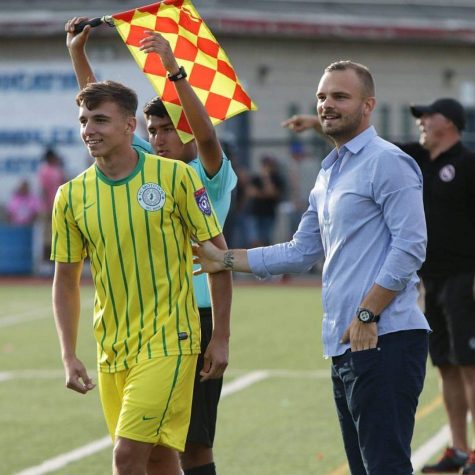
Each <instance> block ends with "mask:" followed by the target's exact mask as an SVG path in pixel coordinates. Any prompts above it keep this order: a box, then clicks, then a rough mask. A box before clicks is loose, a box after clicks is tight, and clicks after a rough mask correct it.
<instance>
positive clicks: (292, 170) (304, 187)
mask: <svg viewBox="0 0 475 475" xmlns="http://www.w3.org/2000/svg"><path fill="white" fill-rule="evenodd" d="M319 171H320V165H319V164H318V163H317V160H316V159H313V158H311V157H310V156H309V155H308V154H306V153H305V148H304V146H303V144H302V142H300V141H298V140H294V141H292V142H291V144H290V162H289V194H290V201H291V204H292V214H291V219H290V229H291V232H292V233H294V232H295V230H296V229H297V226H298V223H299V222H300V218H301V217H302V214H303V213H304V211H305V210H306V209H307V208H308V196H309V194H310V191H311V190H312V188H313V187H314V185H315V182H316V180H317V175H318V172H319Z"/></svg>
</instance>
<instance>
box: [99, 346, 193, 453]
mask: <svg viewBox="0 0 475 475" xmlns="http://www.w3.org/2000/svg"><path fill="white" fill-rule="evenodd" d="M197 357H198V356H197V355H177V356H164V357H160V358H152V359H150V360H145V361H143V362H140V363H138V364H136V365H135V366H133V367H132V368H130V369H128V370H124V371H119V372H117V373H102V372H99V375H98V379H99V392H100V396H101V403H102V409H103V411H104V416H105V419H106V423H107V427H108V429H109V433H110V435H111V437H112V439H113V440H114V439H115V438H116V437H124V438H127V439H131V440H137V441H139V442H147V443H151V444H154V445H164V446H166V447H170V448H172V449H176V450H179V451H180V452H183V450H184V448H185V442H186V436H187V433H188V426H189V423H190V413H191V402H192V399H193V382H194V376H195V370H196V360H197Z"/></svg>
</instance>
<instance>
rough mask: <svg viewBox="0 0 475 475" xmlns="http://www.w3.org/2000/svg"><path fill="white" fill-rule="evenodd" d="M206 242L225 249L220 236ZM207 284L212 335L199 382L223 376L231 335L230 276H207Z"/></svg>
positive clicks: (224, 242) (219, 273)
mask: <svg viewBox="0 0 475 475" xmlns="http://www.w3.org/2000/svg"><path fill="white" fill-rule="evenodd" d="M207 242H209V243H211V242H212V243H214V244H211V245H215V247H216V248H217V249H220V250H226V249H227V246H226V241H225V240H224V237H223V235H222V234H220V235H219V236H216V237H215V238H213V239H211V240H210V241H207ZM208 282H209V289H210V294H211V305H212V308H213V312H212V313H213V334H212V336H211V340H210V342H209V344H208V347H207V348H206V351H205V353H204V356H203V359H204V362H203V368H202V370H201V371H200V375H201V381H205V380H207V379H211V378H220V377H221V376H222V375H223V373H224V371H225V370H226V367H227V366H228V358H229V337H230V333H231V329H230V320H231V300H232V274H231V272H229V271H227V270H222V271H219V272H217V273H214V274H210V275H208Z"/></svg>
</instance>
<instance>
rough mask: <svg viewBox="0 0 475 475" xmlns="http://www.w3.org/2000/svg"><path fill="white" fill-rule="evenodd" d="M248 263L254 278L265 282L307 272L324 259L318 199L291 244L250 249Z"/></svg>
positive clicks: (310, 206)
mask: <svg viewBox="0 0 475 475" xmlns="http://www.w3.org/2000/svg"><path fill="white" fill-rule="evenodd" d="M247 256H248V262H249V266H250V268H251V270H252V272H253V274H255V275H257V276H258V277H260V278H262V279H265V278H268V277H270V276H271V275H279V274H297V273H301V272H306V271H308V270H310V269H311V268H312V266H313V265H314V264H315V263H316V262H317V261H318V260H319V259H320V258H321V257H322V256H323V245H322V240H321V236H320V228H319V224H318V214H317V207H316V203H315V198H314V196H313V195H312V194H311V195H310V200H309V207H308V209H307V211H306V212H305V213H304V214H303V216H302V219H301V220H300V224H299V227H298V229H297V231H296V232H295V234H294V236H293V238H292V240H291V241H289V242H286V243H281V244H275V245H273V246H266V247H257V248H254V249H249V250H248V253H247Z"/></svg>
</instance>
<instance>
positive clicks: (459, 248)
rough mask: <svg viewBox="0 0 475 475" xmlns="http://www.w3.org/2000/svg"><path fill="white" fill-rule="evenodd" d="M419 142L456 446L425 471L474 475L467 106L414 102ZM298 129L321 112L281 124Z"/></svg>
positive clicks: (474, 179) (430, 294)
mask: <svg viewBox="0 0 475 475" xmlns="http://www.w3.org/2000/svg"><path fill="white" fill-rule="evenodd" d="M411 112H412V114H413V115H414V117H416V118H417V123H418V126H419V132H420V137H419V142H415V143H407V144H396V145H398V146H399V147H400V148H402V149H403V150H404V151H405V152H406V153H407V154H409V155H411V156H412V157H413V158H414V159H415V160H416V161H417V163H418V164H419V166H420V168H421V170H422V174H423V178H424V208H425V213H426V222H427V234H428V245H427V257H426V261H425V263H424V264H423V266H422V268H421V270H420V276H421V277H422V280H423V282H424V286H425V314H426V317H427V319H428V321H429V324H430V326H431V328H432V330H433V333H432V334H431V335H430V338H429V349H430V355H431V359H432V362H433V364H434V365H435V366H437V367H438V368H439V372H440V375H441V379H442V395H443V399H444V403H445V408H446V411H447V415H448V419H449V428H450V432H451V435H452V446H451V447H449V448H447V449H446V451H445V452H444V454H443V456H442V457H441V459H440V460H439V461H438V462H437V463H435V464H433V465H426V466H424V467H423V469H422V473H448V472H452V473H454V472H458V471H459V470H460V472H459V473H462V474H465V475H467V474H475V452H474V451H470V448H469V445H468V441H467V422H466V420H467V419H466V418H467V413H468V412H470V413H471V414H472V420H473V421H474V423H475V301H474V298H475V295H474V292H475V289H474V274H475V154H474V153H473V152H471V151H469V150H468V149H467V148H465V147H464V146H463V145H462V143H461V133H462V130H463V129H464V127H465V110H464V108H463V106H462V105H461V104H460V103H459V102H458V101H456V100H454V99H449V98H444V99H438V100H436V101H435V102H433V103H432V104H430V105H414V106H412V107H411ZM282 125H283V126H284V127H288V128H289V129H290V130H292V131H294V132H302V131H304V130H307V129H311V128H313V129H315V131H317V132H318V133H321V125H320V122H319V119H318V117H317V116H316V115H295V116H293V117H291V118H289V119H288V120H286V121H285V122H283V123H282Z"/></svg>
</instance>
